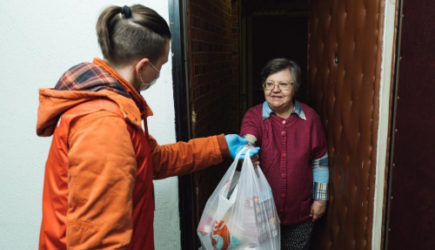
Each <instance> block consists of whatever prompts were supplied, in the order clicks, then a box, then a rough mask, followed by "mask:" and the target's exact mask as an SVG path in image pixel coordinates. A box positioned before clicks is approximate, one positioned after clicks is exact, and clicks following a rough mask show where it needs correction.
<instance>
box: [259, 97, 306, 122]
mask: <svg viewBox="0 0 435 250" xmlns="http://www.w3.org/2000/svg"><path fill="white" fill-rule="evenodd" d="M272 113H274V112H273V110H272V109H271V108H270V106H269V104H268V103H267V101H264V102H263V114H262V118H263V120H266V119H267V118H269V117H270V114H272ZM291 114H296V115H297V116H299V118H300V119H302V120H307V118H306V116H305V113H304V110H303V109H302V106H301V104H300V102H298V101H297V100H295V101H294V104H293V111H292V112H291Z"/></svg>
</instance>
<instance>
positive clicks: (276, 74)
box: [241, 58, 329, 249]
mask: <svg viewBox="0 0 435 250" xmlns="http://www.w3.org/2000/svg"><path fill="white" fill-rule="evenodd" d="M300 79H301V70H300V67H299V66H298V65H297V64H296V63H295V62H293V61H291V60H288V59H285V58H277V59H273V60H271V61H269V62H268V63H267V64H266V66H265V67H264V68H263V70H262V72H261V81H262V84H263V89H264V97H265V99H266V101H265V102H264V103H262V104H258V105H256V106H254V107H252V108H250V109H249V110H248V112H246V114H245V116H244V118H243V122H242V127H241V134H242V135H244V136H245V138H246V139H247V140H248V141H250V143H252V144H258V145H260V146H261V153H260V163H261V168H262V170H263V172H264V174H265V175H266V178H267V179H268V181H269V184H270V186H271V188H272V192H273V195H274V200H275V203H276V208H277V210H278V214H279V217H280V221H281V245H282V246H281V248H282V249H308V248H309V243H310V238H311V232H312V228H313V222H314V221H316V220H317V219H319V218H320V217H321V216H322V215H323V214H324V213H325V210H326V202H327V200H328V178H329V171H328V149H327V144H326V139H325V134H324V131H323V127H322V124H321V122H320V118H319V116H318V114H317V113H316V112H315V111H314V110H313V109H312V108H310V107H309V106H307V105H306V104H304V103H301V102H299V101H297V100H295V94H296V93H297V91H298V89H299V88H300V85H301V80H300Z"/></svg>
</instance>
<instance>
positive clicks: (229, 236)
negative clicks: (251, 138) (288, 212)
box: [197, 149, 280, 250]
mask: <svg viewBox="0 0 435 250" xmlns="http://www.w3.org/2000/svg"><path fill="white" fill-rule="evenodd" d="M245 150H246V149H244V150H243V151H245ZM241 153H242V152H239V155H240V154H241ZM239 155H238V156H239ZM245 155H246V156H245V158H244V161H243V164H242V170H241V172H237V171H236V168H237V163H238V160H237V159H238V156H237V157H236V158H235V159H236V160H234V162H233V163H232V164H231V166H230V167H229V169H228V170H227V172H226V173H225V175H224V176H223V177H222V180H221V181H220V182H219V184H218V186H217V187H216V189H215V190H214V192H213V194H212V195H211V196H210V198H209V199H208V201H207V204H206V206H205V208H204V211H203V213H202V216H201V219H200V222H199V225H198V228H197V233H198V237H199V238H200V240H201V245H202V247H203V249H207V250H214V249H222V250H226V249H258V250H260V249H265V250H266V249H267V250H274V249H279V248H280V227H279V218H278V214H277V212H276V208H275V203H274V201H273V195H272V190H271V188H270V186H269V184H268V182H267V180H266V178H265V177H264V175H263V173H262V171H261V169H260V168H259V167H257V168H254V167H253V165H252V161H251V159H250V158H249V152H248V153H246V154H245Z"/></svg>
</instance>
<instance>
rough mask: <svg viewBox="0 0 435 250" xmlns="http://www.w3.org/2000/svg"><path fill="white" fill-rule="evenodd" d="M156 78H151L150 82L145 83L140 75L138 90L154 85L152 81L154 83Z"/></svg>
mask: <svg viewBox="0 0 435 250" xmlns="http://www.w3.org/2000/svg"><path fill="white" fill-rule="evenodd" d="M157 78H158V77H157ZM157 78H156V79H154V80H152V81H151V82H150V83H145V82H144V81H143V80H142V76H140V81H141V82H142V83H141V84H140V86H139V91H144V90H147V89H149V88H150V87H151V86H153V85H154V83H156V81H157Z"/></svg>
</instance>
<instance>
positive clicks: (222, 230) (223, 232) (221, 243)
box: [211, 220, 240, 250]
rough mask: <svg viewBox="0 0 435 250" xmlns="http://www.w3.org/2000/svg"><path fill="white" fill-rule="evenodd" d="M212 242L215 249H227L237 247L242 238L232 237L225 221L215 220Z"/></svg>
mask: <svg viewBox="0 0 435 250" xmlns="http://www.w3.org/2000/svg"><path fill="white" fill-rule="evenodd" d="M211 243H212V244H213V248H214V249H218V250H227V249H228V248H235V247H237V246H238V245H239V244H240V240H239V239H237V238H236V237H231V235H230V231H229V230H228V227H227V225H225V222H224V221H222V220H221V221H219V222H217V221H215V223H214V225H213V232H212V235H211Z"/></svg>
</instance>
